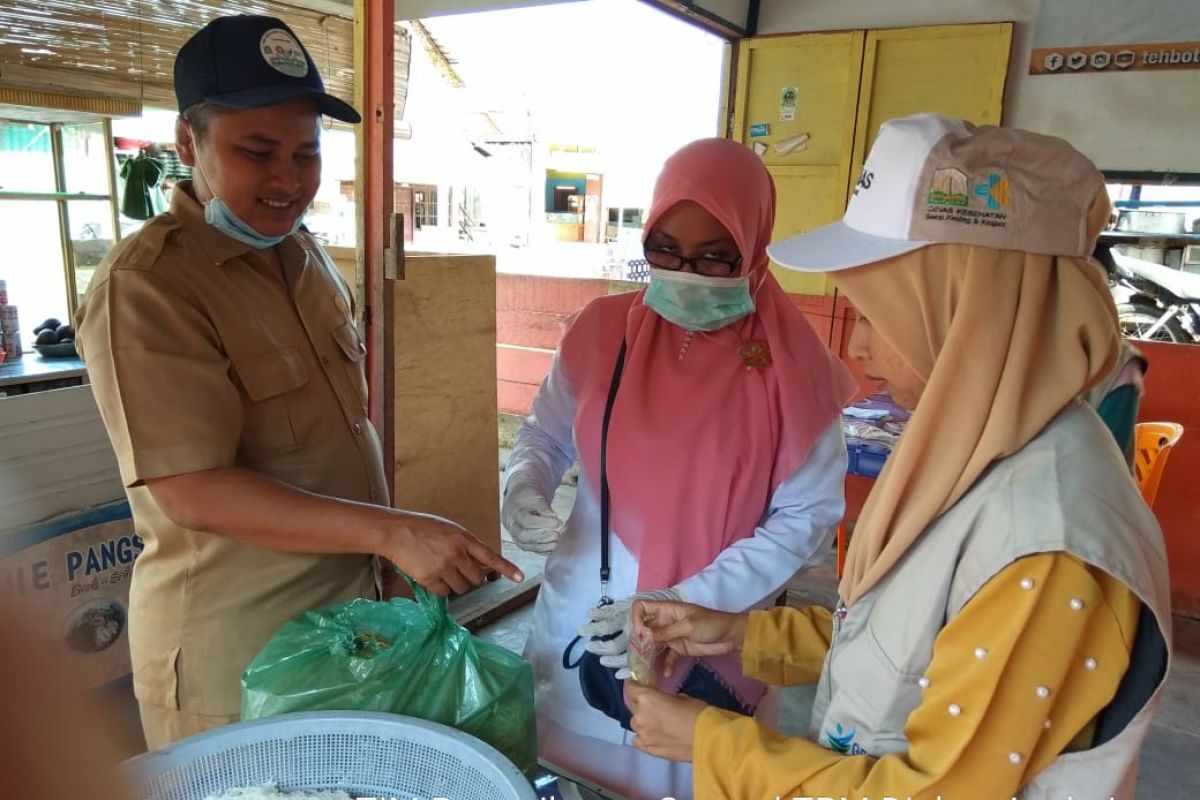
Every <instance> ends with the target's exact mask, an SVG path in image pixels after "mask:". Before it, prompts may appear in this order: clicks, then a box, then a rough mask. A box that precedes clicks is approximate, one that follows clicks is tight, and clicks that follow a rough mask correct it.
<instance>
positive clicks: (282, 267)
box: [76, 182, 388, 715]
mask: <svg viewBox="0 0 1200 800" xmlns="http://www.w3.org/2000/svg"><path fill="white" fill-rule="evenodd" d="M190 190H191V187H190V184H188V183H186V182H184V183H181V184H180V185H179V187H178V188H177V189H176V191H174V192H173V193H172V200H171V209H170V211H169V212H167V213H165V214H161V215H159V216H157V217H155V218H154V219H152V220H151V221H149V222H148V223H147V224H146V225H145V227H144V228H142V230H141V231H139V232H138V233H136V234H134V235H133V236H131V237H129V238H128V239H125V240H123V241H122V242H121V243H120V244H119V245H118V247H117V248H116V249H115V250H114V251H113V252H112V253H111V254H110V255H109V257H108V258H107V259H106V260H105V262H104V263H103V264H102V265H101V266H100V268H99V269H98V270H97V273H96V276H95V278H94V280H93V282H92V285H91V287H90V289H89V291H88V295H87V298H86V299H85V301H84V304H83V306H82V307H81V308H80V310H79V313H78V314H77V317H76V324H77V329H78V346H79V349H80V353H81V356H82V357H83V358H84V359H85V361H86V362H87V368H88V375H89V377H90V379H91V382H92V386H93V388H94V391H95V394H96V399H97V402H98V403H99V406H100V411H101V415H102V416H103V419H104V424H105V426H106V427H107V428H108V433H109V437H110V438H111V440H112V443H113V448H114V450H115V451H116V454H117V460H118V462H119V465H120V470H121V477H122V479H123V481H124V483H125V486H126V492H127V494H128V496H129V502H130V505H131V506H132V509H133V518H134V523H135V525H136V527H137V530H138V532H139V533H140V534H141V536H142V537H143V538H144V539H145V542H146V547H145V550H144V551H143V552H142V554H141V556H140V557H139V558H138V560H137V563H136V566H135V567H134V573H133V580H132V585H131V588H130V601H129V602H130V611H129V616H130V625H129V633H130V649H131V654H132V661H133V670H134V689H135V692H136V694H137V696H138V698H139V700H141V701H142V702H144V703H151V704H155V705H159V706H163V707H166V708H177V709H181V710H185V711H189V712H192V713H197V714H210V715H218V714H237V713H239V711H240V707H241V686H240V679H241V674H242V672H243V670H244V669H245V667H246V666H247V664H249V662H250V661H251V660H252V659H253V658H254V656H255V655H256V654H257V653H258V651H259V650H260V649H261V648H262V647H263V645H264V644H265V643H266V642H267V640H268V639H269V638H270V637H271V635H272V634H274V633H275V632H276V631H277V630H278V629H279V628H280V627H281V626H282V625H283V624H284V623H285V622H287V621H288V620H289V619H291V618H293V617H295V616H297V615H298V614H300V613H302V612H304V611H305V610H307V609H310V608H314V607H317V606H321V605H325V604H328V603H333V602H337V601H340V600H345V599H349V598H352V597H356V596H372V595H373V588H372V587H373V570H372V559H371V557H370V556H369V555H365V554H364V555H302V554H289V553H279V552H273V551H267V550H263V549H261V548H258V547H254V546H252V545H249V544H245V543H243V542H241V541H238V540H236V539H232V538H228V537H224V536H218V535H215V534H210V533H205V532H203V531H196V530H188V529H185V528H181V527H179V526H178V525H176V524H174V523H173V522H172V521H171V520H169V519H168V518H167V517H166V515H165V514H163V512H162V510H161V509H159V507H158V506H157V504H156V503H155V502H154V498H153V497H152V496H151V495H150V492H149V490H148V489H147V488H146V486H145V485H144V483H143V481H145V480H146V479H148V478H155V477H164V476H170V475H178V474H184V473H190V472H197V471H200V470H208V469H215V468H221V467H244V468H247V469H252V470H255V471H257V472H261V473H262V474H264V475H269V476H270V477H272V478H275V479H277V480H280V481H282V482H284V483H287V484H290V485H292V486H295V487H298V488H301V489H305V490H308V491H311V492H315V493H318V494H323V495H328V496H332V497H340V498H345V499H348V500H358V501H365V502H372V503H379V504H384V505H386V504H387V503H388V494H387V485H386V483H385V479H384V472H383V460H382V456H381V447H380V444H379V438H378V436H377V434H376V432H375V430H374V428H373V427H372V425H371V423H370V422H369V421H368V419H367V386H366V379H365V376H364V371H363V356H364V354H365V352H366V351H365V348H364V347H363V343H362V340H361V339H360V337H359V334H358V331H357V329H356V327H355V325H354V318H353V311H352V298H351V296H350V294H349V292H348V290H347V288H346V286H345V283H344V282H343V281H342V279H341V277H340V276H339V275H338V274H337V270H336V269H335V268H334V266H333V265H332V263H330V261H329V258H328V256H327V255H326V254H325V253H324V251H323V250H322V249H321V247H320V246H319V245H318V244H317V243H316V241H315V240H313V239H312V238H311V237H310V236H308V235H307V234H305V233H296V234H294V235H292V236H289V237H288V238H287V239H285V240H284V241H283V242H281V243H280V244H279V245H278V246H277V247H275V248H274V250H275V253H276V254H277V255H278V263H276V261H275V260H274V259H272V258H270V255H271V254H270V251H257V250H255V249H253V248H251V247H249V246H247V245H245V244H242V243H241V242H238V241H236V240H235V239H232V238H230V237H228V236H226V235H225V234H223V233H221V232H220V231H218V230H217V229H216V228H213V227H212V226H210V225H209V224H208V223H206V222H205V220H204V214H203V209H202V207H201V206H200V204H199V203H197V202H196V200H195V199H194V198H193V197H192V196H191V194H190Z"/></svg>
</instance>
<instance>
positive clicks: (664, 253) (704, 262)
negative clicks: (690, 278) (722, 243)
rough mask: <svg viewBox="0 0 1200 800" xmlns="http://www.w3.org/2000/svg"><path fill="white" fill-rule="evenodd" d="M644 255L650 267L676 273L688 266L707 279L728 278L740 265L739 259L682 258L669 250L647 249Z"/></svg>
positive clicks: (740, 260)
mask: <svg viewBox="0 0 1200 800" xmlns="http://www.w3.org/2000/svg"><path fill="white" fill-rule="evenodd" d="M645 253H646V260H647V261H649V262H650V266H652V267H658V268H659V269H666V270H671V271H672V272H677V271H679V270H681V269H683V268H684V267H685V266H689V265H690V266H691V268H692V272H695V273H696V274H697V275H705V276H707V277H709V278H728V277H729V276H730V275H732V274H733V273H734V272H736V271H737V268H738V266H740V265H741V263H742V259H741V258H740V257H739V258H735V259H734V260H733V261H723V260H721V259H719V258H684V257H683V256H681V255H679V254H678V253H672V252H671V251H669V250H653V249H651V248H649V247H647V248H646V249H645Z"/></svg>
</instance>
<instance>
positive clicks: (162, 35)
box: [0, 0, 410, 118]
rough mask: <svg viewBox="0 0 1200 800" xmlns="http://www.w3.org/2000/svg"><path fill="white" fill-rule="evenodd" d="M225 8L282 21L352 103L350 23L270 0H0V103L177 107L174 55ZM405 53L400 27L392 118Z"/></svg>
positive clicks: (399, 102)
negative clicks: (13, 98)
mask: <svg viewBox="0 0 1200 800" xmlns="http://www.w3.org/2000/svg"><path fill="white" fill-rule="evenodd" d="M224 14H269V15H271V16H276V17H279V18H280V19H282V20H284V21H285V22H286V23H287V24H288V26H289V27H291V28H292V30H293V31H295V33H296V36H298V37H299V38H300V41H302V42H304V46H305V47H307V48H308V51H309V53H310V54H311V55H312V57H313V61H315V62H316V64H317V68H318V69H319V70H320V71H321V76H322V77H323V78H324V80H325V88H326V90H327V91H328V92H329V93H330V94H333V95H336V96H337V97H339V98H341V99H342V100H345V101H346V102H348V103H350V104H352V105H353V103H354V21H353V20H352V19H350V18H349V17H342V16H334V15H329V14H322V13H320V12H317V11H312V10H308V9H301V8H296V7H295V6H290V5H287V4H286V3H281V2H274V1H273V0H261V1H260V2H246V0H89V1H88V2H79V1H78V0H39V2H36V3H31V2H28V1H27V0H0V102H6V101H7V102H16V101H15V100H6V96H7V95H12V96H13V97H17V96H20V97H21V98H22V100H21V102H20V104H21V105H44V106H47V107H55V108H62V107H64V103H66V102H68V101H65V100H64V99H63V98H64V97H65V98H74V99H73V100H70V101H69V102H71V103H74V105H71V107H72V108H79V107H80V105H81V104H82V105H83V106H84V107H88V108H90V107H92V106H93V105H97V106H98V107H120V108H122V109H125V108H130V107H137V108H140V107H142V106H154V107H159V108H167V109H173V108H175V95H174V89H173V81H172V69H173V66H174V61H175V54H176V53H177V52H178V51H179V48H180V47H181V46H183V43H184V42H185V41H187V39H188V38H189V37H190V36H191V35H192V34H193V33H195V31H197V30H198V29H199V28H201V27H202V26H203V25H204V24H205V23H207V22H208V21H209V20H211V19H213V18H214V17H216V16H220V15H224ZM409 54H410V46H409V39H408V35H407V32H406V31H404V30H403V29H401V28H397V30H396V116H397V118H400V117H401V116H402V115H403V109H404V100H405V98H406V96H407V91H408V65H409ZM55 95H57V96H58V97H55ZM31 96H34V99H35V100H36V102H32V103H31V102H30V99H31ZM105 103H107V104H108V105H107V106H105ZM114 104H118V105H114Z"/></svg>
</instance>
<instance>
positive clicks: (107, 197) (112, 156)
mask: <svg viewBox="0 0 1200 800" xmlns="http://www.w3.org/2000/svg"><path fill="white" fill-rule="evenodd" d="M0 122H9V123H13V124H24V125H30V124H32V125H44V126H46V127H47V128H49V130H50V152H51V157H52V161H53V164H54V188H55V191H53V192H36V191H35V192H26V191H6V190H0V204H2V203H3V202H4V201H5V200H20V201H30V200H32V201H37V202H47V203H55V204H57V206H58V208H57V211H58V236H59V243H60V247H61V249H62V269H63V273H64V277H65V278H66V287H67V311H68V317H69V318H71V319H74V317H75V311H76V310H77V309H78V307H79V289H78V284H77V281H76V265H75V248H74V246H73V245H72V243H71V217H70V210H69V204H70V203H71V202H72V201H76V200H93V201H107V202H108V206H109V213H110V214H111V216H112V230H113V247H116V246H117V242H119V241H120V240H121V220H120V216H119V210H118V208H117V173H116V167H115V164H116V152H115V150H114V148H113V134H112V120H111V119H110V118H109V117H102V118H101V119H99V120H91V119H81V120H75V121H71V122H38V121H37V120H28V119H9V118H7V117H4V116H3V114H2V112H0ZM97 122H99V123H100V126H101V135H102V136H103V137H104V155H105V158H106V159H107V164H108V169H107V170H106V173H107V175H106V177H107V181H108V193H107V194H91V193H86V192H68V191H67V174H66V160H65V158H64V156H63V128H65V127H73V126H78V125H90V124H95V123H97ZM0 213H3V206H2V205H0Z"/></svg>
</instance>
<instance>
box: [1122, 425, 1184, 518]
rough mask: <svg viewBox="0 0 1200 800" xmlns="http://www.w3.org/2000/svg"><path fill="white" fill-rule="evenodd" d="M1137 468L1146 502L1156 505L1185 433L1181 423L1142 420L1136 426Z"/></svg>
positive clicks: (1135, 451)
mask: <svg viewBox="0 0 1200 800" xmlns="http://www.w3.org/2000/svg"><path fill="white" fill-rule="evenodd" d="M1134 431H1135V433H1134V454H1133V470H1134V474H1135V475H1136V476H1137V482H1138V488H1139V489H1141V491H1142V499H1144V500H1145V501H1146V505H1148V506H1150V507H1151V508H1153V507H1154V498H1155V497H1156V496H1157V495H1158V484H1159V482H1160V481H1162V476H1163V470H1164V469H1165V468H1166V466H1167V456H1169V455H1171V448H1172V447H1174V446H1175V443H1176V442H1178V441H1179V437H1180V436H1183V426H1182V425H1180V424H1179V423H1177V422H1139V423H1138V424H1137V426H1136V428H1135V429H1134Z"/></svg>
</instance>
